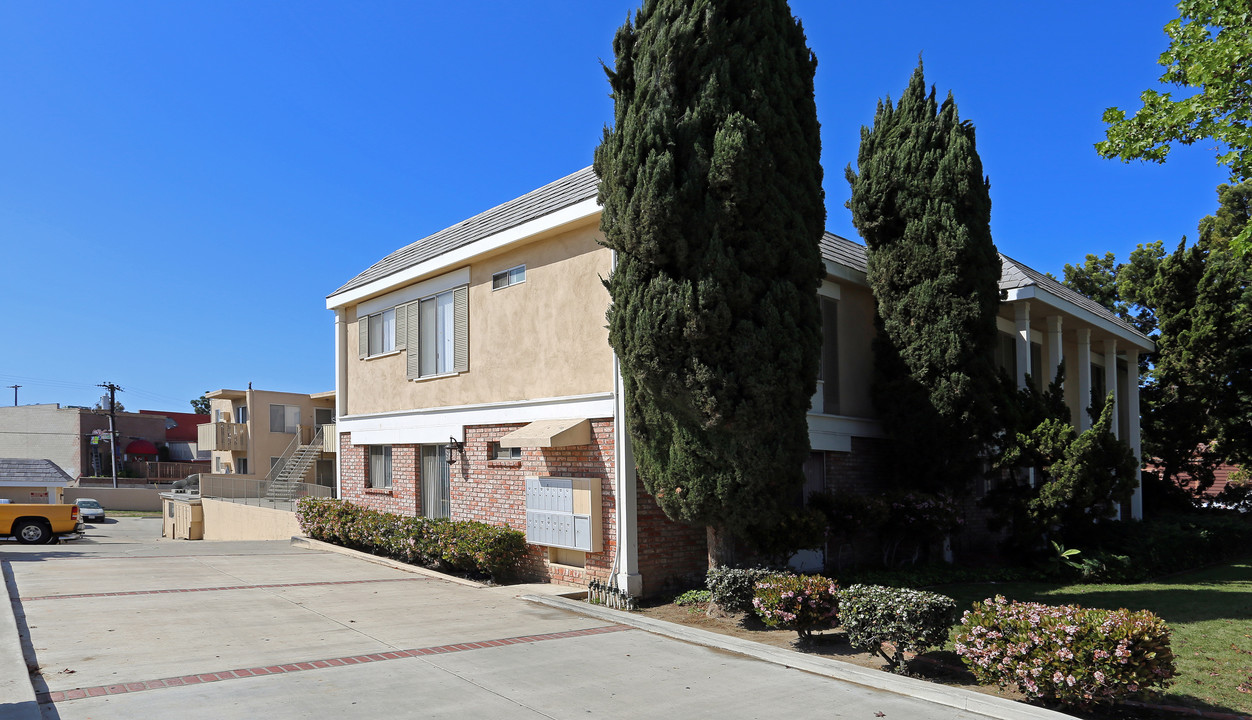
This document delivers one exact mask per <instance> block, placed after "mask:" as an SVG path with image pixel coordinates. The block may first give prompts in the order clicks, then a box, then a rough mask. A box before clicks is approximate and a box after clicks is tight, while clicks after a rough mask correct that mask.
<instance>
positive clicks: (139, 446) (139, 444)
mask: <svg viewBox="0 0 1252 720" xmlns="http://www.w3.org/2000/svg"><path fill="white" fill-rule="evenodd" d="M126 454H127V455H156V454H157V449H156V445H153V444H152V443H150V442H148V441H147V440H131V441H130V444H129V445H127V446H126Z"/></svg>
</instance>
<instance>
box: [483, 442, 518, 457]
mask: <svg viewBox="0 0 1252 720" xmlns="http://www.w3.org/2000/svg"><path fill="white" fill-rule="evenodd" d="M491 459H492V460H521V459H522V449H521V448H516V447H515V448H506V447H500V442H499V441H498V440H497V441H494V442H492V443H491Z"/></svg>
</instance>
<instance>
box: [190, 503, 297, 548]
mask: <svg viewBox="0 0 1252 720" xmlns="http://www.w3.org/2000/svg"><path fill="white" fill-rule="evenodd" d="M200 503H201V505H202V506H203V508H204V539H205V540H288V539H290V538H291V536H293V535H300V534H301V532H300V523H299V522H298V521H297V520H296V514H295V513H293V512H285V511H283V510H274V509H272V508H263V507H254V506H252V505H241V504H239V503H233V502H227V501H225V500H213V499H211V498H202V499H201V501H200Z"/></svg>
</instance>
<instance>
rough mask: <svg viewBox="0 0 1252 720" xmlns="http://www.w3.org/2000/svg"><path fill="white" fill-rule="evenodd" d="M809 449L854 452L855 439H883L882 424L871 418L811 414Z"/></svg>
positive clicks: (809, 418) (809, 419) (884, 435)
mask: <svg viewBox="0 0 1252 720" xmlns="http://www.w3.org/2000/svg"><path fill="white" fill-rule="evenodd" d="M808 423H809V447H811V448H812V449H813V450H819V451H822V450H824V451H827V452H852V438H853V437H867V438H883V437H886V434H885V433H884V432H883V429H882V424H881V423H880V422H878V421H877V420H872V419H870V418H858V417H850V416H847V415H826V414H823V413H813V412H811V413H809V414H808Z"/></svg>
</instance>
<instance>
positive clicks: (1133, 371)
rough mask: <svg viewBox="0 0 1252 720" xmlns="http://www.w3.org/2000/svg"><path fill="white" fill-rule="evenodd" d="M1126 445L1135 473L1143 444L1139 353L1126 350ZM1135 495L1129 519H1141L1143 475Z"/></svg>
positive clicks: (1131, 501) (1132, 498)
mask: <svg viewBox="0 0 1252 720" xmlns="http://www.w3.org/2000/svg"><path fill="white" fill-rule="evenodd" d="M1126 424H1127V425H1129V427H1127V428H1126V444H1127V445H1130V449H1131V451H1132V452H1134V454H1135V471H1136V472H1139V470H1140V469H1142V467H1143V443H1142V441H1141V438H1140V435H1139V353H1138V351H1136V350H1131V349H1127V350H1126ZM1135 480H1136V481H1137V482H1136V484H1135V494H1134V495H1132V496H1131V497H1130V517H1131V518H1133V519H1135V520H1142V519H1143V473H1139V475H1138V476H1137V477H1136V478H1135Z"/></svg>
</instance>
